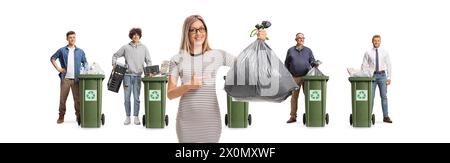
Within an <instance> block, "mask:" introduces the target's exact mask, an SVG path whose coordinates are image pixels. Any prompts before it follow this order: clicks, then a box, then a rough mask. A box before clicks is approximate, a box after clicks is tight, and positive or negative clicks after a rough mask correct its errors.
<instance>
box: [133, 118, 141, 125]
mask: <svg viewBox="0 0 450 163" xmlns="http://www.w3.org/2000/svg"><path fill="white" fill-rule="evenodd" d="M134 124H135V125H140V124H141V122H140V121H139V116H134Z"/></svg>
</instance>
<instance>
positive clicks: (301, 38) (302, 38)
mask: <svg viewBox="0 0 450 163" xmlns="http://www.w3.org/2000/svg"><path fill="white" fill-rule="evenodd" d="M304 39H305V38H304V37H297V38H296V40H304Z"/></svg>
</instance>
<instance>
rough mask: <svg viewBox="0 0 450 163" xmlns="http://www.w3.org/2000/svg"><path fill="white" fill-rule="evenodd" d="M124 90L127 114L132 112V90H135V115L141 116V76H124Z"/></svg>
mask: <svg viewBox="0 0 450 163" xmlns="http://www.w3.org/2000/svg"><path fill="white" fill-rule="evenodd" d="M123 90H124V95H125V96H124V99H125V112H126V114H127V116H130V114H131V101H130V98H131V91H133V98H134V112H133V115H134V116H139V103H140V100H139V96H140V94H141V77H140V76H132V75H125V76H124V78H123Z"/></svg>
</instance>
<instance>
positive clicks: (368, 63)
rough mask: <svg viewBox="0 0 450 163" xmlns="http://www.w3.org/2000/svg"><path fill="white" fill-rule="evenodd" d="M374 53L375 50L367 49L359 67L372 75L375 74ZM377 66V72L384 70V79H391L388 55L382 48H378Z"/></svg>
mask: <svg viewBox="0 0 450 163" xmlns="http://www.w3.org/2000/svg"><path fill="white" fill-rule="evenodd" d="M375 57H376V51H375V48H372V49H369V50H368V51H366V53H365V54H364V59H363V63H362V65H361V69H362V70H369V71H371V72H372V73H373V72H375V62H376V58H375ZM378 66H379V70H378V71H382V70H384V71H385V73H386V78H387V79H388V80H390V79H391V76H392V70H391V60H390V59H389V54H388V52H387V51H386V50H384V49H382V48H378Z"/></svg>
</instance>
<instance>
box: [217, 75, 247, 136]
mask: <svg viewBox="0 0 450 163" xmlns="http://www.w3.org/2000/svg"><path fill="white" fill-rule="evenodd" d="M223 78H224V79H225V76H224V77H223ZM251 124H252V115H251V114H248V102H242V101H236V100H234V98H233V97H231V96H228V95H227V114H225V125H226V126H228V127H230V128H247V127H248V125H251Z"/></svg>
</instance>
